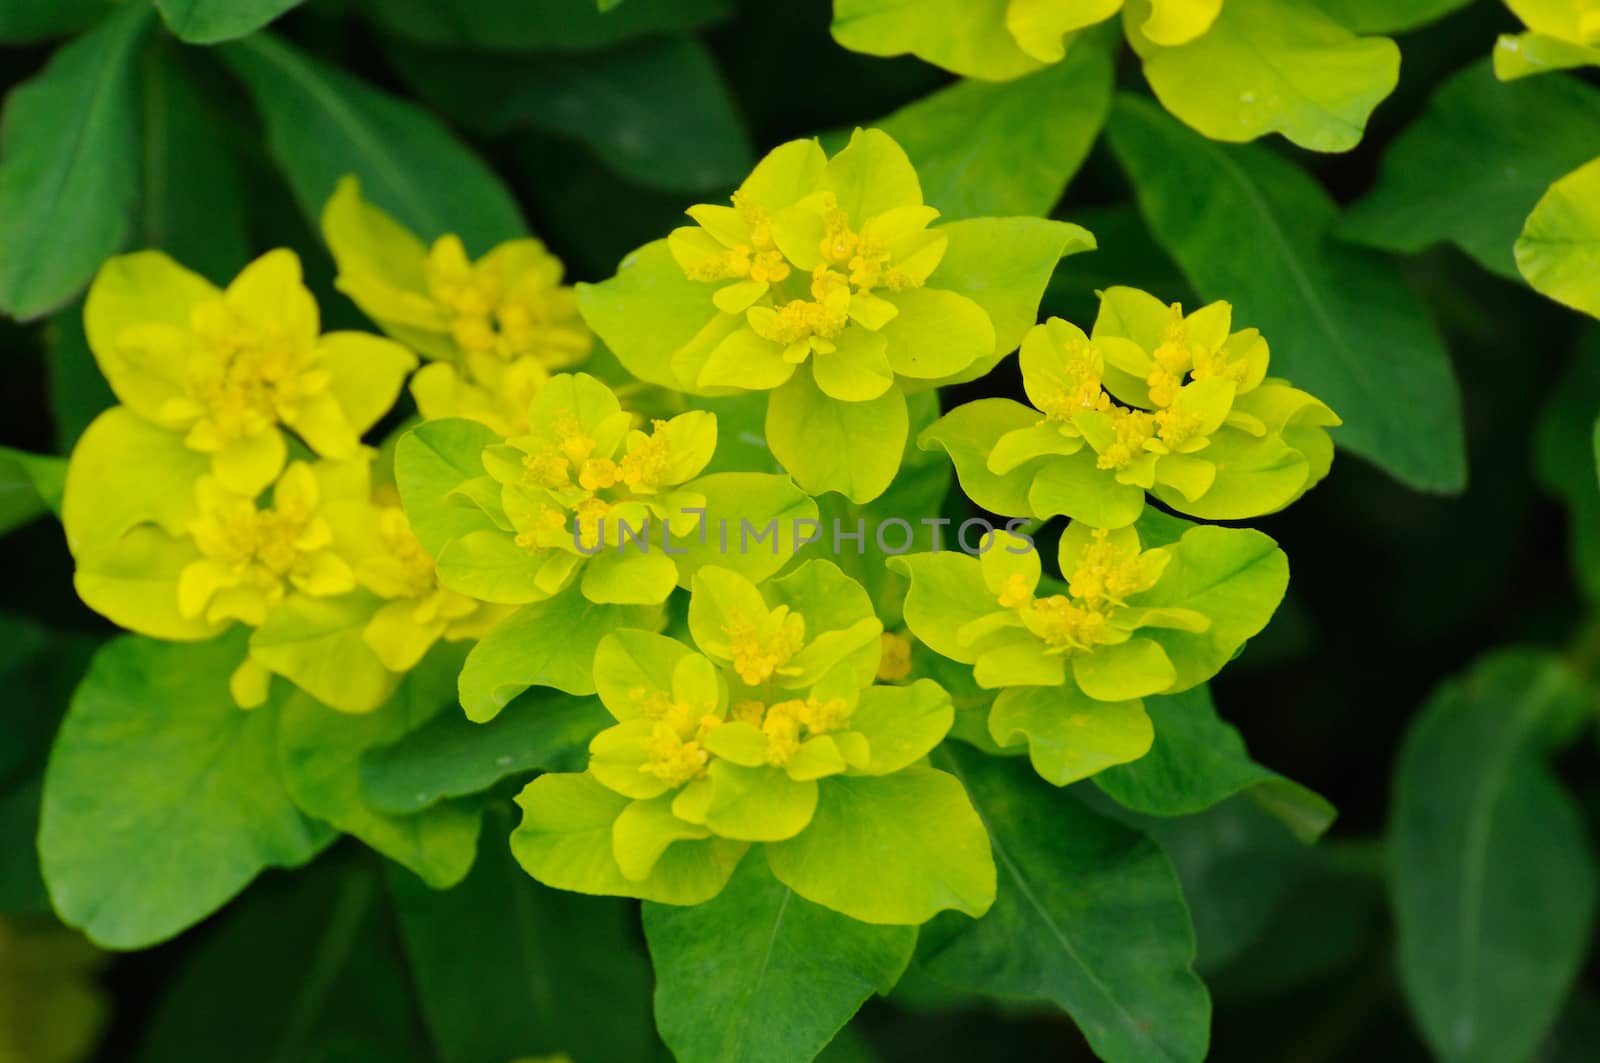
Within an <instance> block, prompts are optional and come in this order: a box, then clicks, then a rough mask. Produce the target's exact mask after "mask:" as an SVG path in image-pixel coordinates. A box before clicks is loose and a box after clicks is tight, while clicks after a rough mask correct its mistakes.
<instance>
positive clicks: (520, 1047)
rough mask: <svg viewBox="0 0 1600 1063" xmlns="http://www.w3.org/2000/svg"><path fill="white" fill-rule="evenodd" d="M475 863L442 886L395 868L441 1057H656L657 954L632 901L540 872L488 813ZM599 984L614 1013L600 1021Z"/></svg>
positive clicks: (408, 943)
mask: <svg viewBox="0 0 1600 1063" xmlns="http://www.w3.org/2000/svg"><path fill="white" fill-rule="evenodd" d="M484 820H485V822H484V838H483V845H482V849H483V852H482V854H481V855H480V856H479V858H478V861H477V863H476V864H474V865H473V868H472V873H471V874H470V875H468V876H467V877H466V879H465V880H464V881H463V882H462V883H461V884H460V885H458V886H456V887H455V888H454V889H451V890H433V889H429V888H428V887H427V886H425V885H424V884H423V883H421V882H419V881H418V880H417V879H416V878H415V877H414V876H411V875H407V874H405V873H404V872H401V871H399V870H398V869H396V868H394V867H392V866H391V867H390V870H389V875H388V882H389V894H390V896H392V897H393V898H394V907H395V914H396V915H397V916H398V917H399V922H400V935H401V938H402V939H403V941H404V943H405V950H406V956H407V958H408V959H409V960H410V970H411V974H412V977H413V978H414V979H415V980H416V985H417V994H418V996H419V997H420V998H421V1003H422V1014H423V1016H424V1017H425V1018H426V1020H427V1023H428V1028H429V1029H430V1030H431V1031H432V1033H433V1043H434V1044H435V1045H436V1046H437V1047H438V1050H439V1058H440V1061H441V1063H483V1061H488V1060H494V1061H500V1063H504V1061H509V1060H512V1059H517V1058H520V1057H524V1056H527V1055H530V1054H533V1053H556V1052H561V1053H565V1054H566V1055H567V1056H568V1057H569V1058H571V1059H573V1060H575V1061H576V1063H606V1061H608V1060H632V1059H643V1058H647V1057H649V1056H650V1055H651V1054H652V1052H653V1051H654V1050H655V1049H656V1041H655V1038H654V1037H653V1036H652V1033H651V1028H650V964H649V961H648V959H647V958H646V956H645V953H644V949H643V948H642V947H641V946H640V944H639V942H638V923H637V918H638V917H637V916H636V915H635V914H634V913H633V911H631V910H630V906H629V905H628V904H627V903H626V902H624V901H618V900H612V899H609V898H598V897H583V896H579V895H578V894H574V893H563V892H561V891H559V890H552V889H548V888H546V887H544V886H540V885H538V884H537V883H533V882H529V881H528V878H527V876H526V875H524V874H523V873H522V869H521V868H519V867H518V866H517V864H516V861H515V860H514V859H512V856H511V850H510V848H509V847H508V846H507V845H506V835H507V834H509V833H510V830H511V822H510V817H509V815H507V814H505V812H503V811H502V810H501V809H499V808H496V809H493V810H491V812H490V813H489V814H488V815H486V816H485V817H484ZM597 995H603V996H604V999H605V1021H603V1022H597V1021H594V1020H595V1015H596V1013H595V1010H594V1004H595V1000H596V997H597Z"/></svg>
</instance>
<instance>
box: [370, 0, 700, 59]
mask: <svg viewBox="0 0 1600 1063" xmlns="http://www.w3.org/2000/svg"><path fill="white" fill-rule="evenodd" d="M360 6H361V7H362V8H363V10H364V12H365V13H366V14H367V15H369V16H370V17H371V18H372V19H373V20H375V21H376V22H378V23H379V24H380V25H382V26H384V27H385V28H386V29H389V30H392V31H394V32H395V33H398V34H400V35H401V36H404V37H407V38H410V39H411V40H415V41H419V42H421V43H423V44H437V45H452V46H459V47H465V48H472V49H477V50H481V51H486V52H525V51H544V50H547V49H548V50H558V51H589V50H591V49H595V48H605V47H608V46H610V45H613V44H619V43H621V42H623V41H626V40H631V39H633V38H636V37H647V36H651V35H654V34H658V33H672V32H676V31H679V30H690V29H698V28H700V27H702V26H706V25H709V24H711V23H713V22H717V21H719V20H721V19H723V18H725V17H727V15H728V14H729V12H730V11H731V10H732V5H731V3H730V0H630V2H629V3H628V4H627V6H625V7H621V8H619V9H618V10H616V11H610V12H606V13H604V14H602V13H601V12H600V11H599V10H597V8H596V6H595V5H594V4H592V3H590V2H589V0H540V2H539V3H535V4H530V3H527V2H525V0H477V2H475V3H472V4H466V5H457V6H454V7H441V6H440V5H438V4H437V3H435V2H434V0H363V2H362V3H361V4H360Z"/></svg>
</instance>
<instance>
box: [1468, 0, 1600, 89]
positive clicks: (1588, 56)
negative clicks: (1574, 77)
mask: <svg viewBox="0 0 1600 1063" xmlns="http://www.w3.org/2000/svg"><path fill="white" fill-rule="evenodd" d="M1506 6H1507V7H1509V8H1510V9H1511V10H1512V12H1513V13H1514V14H1515V15H1516V16H1517V17H1518V18H1520V19H1521V20H1522V24H1523V25H1525V26H1527V27H1528V29H1527V32H1525V33H1518V34H1510V33H1507V34H1502V35H1501V37H1500V39H1499V41H1497V42H1496V43H1495V49H1494V72H1495V76H1496V77H1498V78H1499V79H1500V80H1502V81H1511V80H1513V79H1515V78H1521V77H1527V76H1528V75H1530V74H1542V73H1544V72H1545V71H1547V70H1566V69H1569V68H1571V67H1577V66H1600V0H1506Z"/></svg>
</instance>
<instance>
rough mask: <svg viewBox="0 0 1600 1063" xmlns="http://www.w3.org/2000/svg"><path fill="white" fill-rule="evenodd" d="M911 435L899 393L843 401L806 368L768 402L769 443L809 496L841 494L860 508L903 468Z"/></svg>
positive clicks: (884, 487)
mask: <svg viewBox="0 0 1600 1063" xmlns="http://www.w3.org/2000/svg"><path fill="white" fill-rule="evenodd" d="M909 430H910V417H909V414H908V413H907V411H906V397H905V396H904V395H903V394H901V393H900V391H899V390H898V389H897V388H890V389H889V390H888V391H886V392H884V393H883V394H882V395H881V396H879V397H878V398H876V399H872V400H870V401H868V402H839V401H837V400H835V399H830V398H829V397H828V396H826V395H824V394H823V393H822V392H821V390H820V389H818V387H817V385H816V382H815V381H813V380H812V379H811V373H810V371H809V370H808V369H805V368H802V369H801V370H800V372H798V373H796V374H795V375H794V376H792V377H790V378H789V382H788V383H787V384H785V385H783V386H782V387H780V388H778V389H777V390H776V391H774V392H772V394H771V396H770V397H769V398H768V400H767V444H768V445H769V446H770V447H771V448H772V453H773V456H774V457H776V458H777V459H778V461H780V462H781V463H782V464H783V467H784V468H785V469H786V470H788V472H789V475H791V476H793V477H794V478H795V481H796V482H797V483H798V484H799V485H800V486H801V487H803V488H805V490H806V492H807V493H808V494H813V495H819V494H822V493H823V492H824V491H837V492H839V493H840V494H842V495H844V496H845V497H846V498H848V499H850V501H852V502H857V503H860V502H870V501H871V500H872V499H874V498H877V497H878V496H879V495H881V494H883V492H884V491H885V490H887V489H888V487H889V484H890V482H891V481H892V480H893V479H894V476H895V473H896V472H898V471H899V469H900V457H901V454H902V452H903V451H904V450H905V444H906V435H907V433H908V432H909Z"/></svg>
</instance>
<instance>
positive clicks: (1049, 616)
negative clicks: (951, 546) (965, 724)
mask: <svg viewBox="0 0 1600 1063" xmlns="http://www.w3.org/2000/svg"><path fill="white" fill-rule="evenodd" d="M1057 562H1058V566H1059V571H1060V572H1061V574H1062V582H1061V583H1060V584H1056V583H1054V582H1053V581H1051V582H1047V581H1046V580H1045V578H1044V577H1043V575H1042V572H1041V566H1040V560H1039V555H1038V553H1037V552H1036V551H1035V550H1034V549H1033V544H1032V543H1031V542H1029V541H1028V540H1026V539H1023V538H1022V537H1020V536H1016V535H1011V534H1008V533H1003V532H1002V533H998V534H994V535H990V536H988V537H986V538H985V540H984V544H983V551H982V553H981V555H980V556H979V557H971V556H968V555H966V554H962V553H952V552H940V553H928V554H913V555H910V556H907V557H899V558H893V559H891V560H890V562H889V563H890V565H891V567H894V568H896V569H898V570H899V571H902V572H904V573H906V574H907V575H908V576H909V577H910V579H911V589H910V591H909V592H908V594H907V596H906V603H905V621H906V625H907V627H909V628H910V629H911V632H912V634H914V635H915V636H916V637H917V639H918V640H919V641H921V642H923V643H925V644H927V646H928V647H929V648H931V649H932V650H933V651H934V652H935V653H938V654H939V655H941V656H943V657H947V658H949V659H950V660H953V661H959V662H961V663H964V664H970V665H972V666H973V676H974V678H975V679H976V680H977V682H978V684H979V685H980V686H982V687H986V688H989V689H998V690H1001V691H1002V692H1001V694H1000V696H999V697H998V698H996V699H995V702H994V706H993V708H992V709H991V711H990V715H989V732H990V736H991V737H992V738H993V739H994V741H995V742H996V743H998V744H999V745H1001V746H1002V747H1004V746H1012V745H1016V744H1019V743H1021V742H1024V741H1025V742H1027V744H1028V749H1029V754H1030V756H1031V757H1032V759H1033V763H1034V766H1035V768H1036V769H1037V770H1038V772H1039V774H1040V775H1042V776H1043V777H1044V778H1046V779H1048V780H1050V781H1051V782H1053V783H1055V784H1056V785H1058V786H1059V785H1065V784H1066V783H1069V782H1074V781H1076V780H1078V779H1081V778H1085V777H1087V776H1089V775H1092V774H1094V773H1095V772H1097V771H1099V770H1101V769H1102V768H1106V767H1109V766H1111V765H1113V764H1121V763H1125V762H1127V761H1130V760H1135V759H1137V758H1139V757H1141V756H1143V755H1144V754H1145V753H1146V752H1147V751H1148V750H1149V748H1150V743H1151V741H1152V731H1151V727H1150V719H1149V717H1148V716H1147V715H1146V714H1145V711H1144V705H1143V703H1142V701H1141V700H1140V699H1141V698H1144V697H1147V696H1149V695H1153V694H1172V693H1177V692H1179V691H1182V690H1187V689H1189V688H1190V687H1193V686H1197V685H1198V684H1200V683H1203V682H1205V681H1206V680H1207V679H1209V678H1211V677H1212V676H1213V675H1215V674H1216V673H1217V672H1218V671H1219V670H1220V669H1221V668H1222V666H1223V665H1224V664H1226V663H1227V662H1228V661H1229V660H1230V659H1231V658H1232V657H1233V655H1234V654H1235V653H1236V652H1237V651H1238V649H1239V647H1241V646H1242V645H1243V644H1244V642H1245V640H1246V639H1249V638H1250V637H1252V636H1254V635H1255V634H1256V633H1257V632H1259V631H1260V630H1261V629H1262V628H1263V627H1265V626H1266V623H1267V621H1268V620H1269V619H1270V618H1271V616H1272V613H1273V611H1274V610H1275V609H1276V608H1277V605H1278V602H1279V601H1280V600H1282V598H1283V593H1284V590H1285V588H1286V587H1287V586H1288V580H1289V566H1288V561H1287V559H1286V558H1285V557H1284V555H1283V552H1282V551H1281V550H1279V549H1278V548H1277V546H1276V545H1275V544H1274V543H1273V542H1272V540H1271V539H1269V538H1267V537H1266V536H1265V535H1262V534H1261V533H1259V532H1255V531H1248V530H1242V529H1229V528H1215V527H1207V526H1199V527H1191V528H1190V529H1189V530H1188V531H1185V532H1184V533H1183V534H1182V536H1181V537H1179V538H1178V539H1176V540H1175V541H1174V542H1172V543H1170V544H1167V545H1162V546H1156V547H1147V546H1145V544H1143V543H1142V542H1141V540H1140V536H1139V533H1138V532H1137V531H1136V530H1135V529H1134V528H1131V527H1129V528H1122V529H1120V530H1116V531H1108V530H1106V529H1104V528H1091V527H1089V526H1087V525H1085V524H1081V523H1076V522H1075V523H1072V524H1070V525H1068V527H1067V530H1066V532H1065V533H1064V534H1063V535H1062V537H1061V542H1060V546H1059V550H1058V554H1057Z"/></svg>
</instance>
